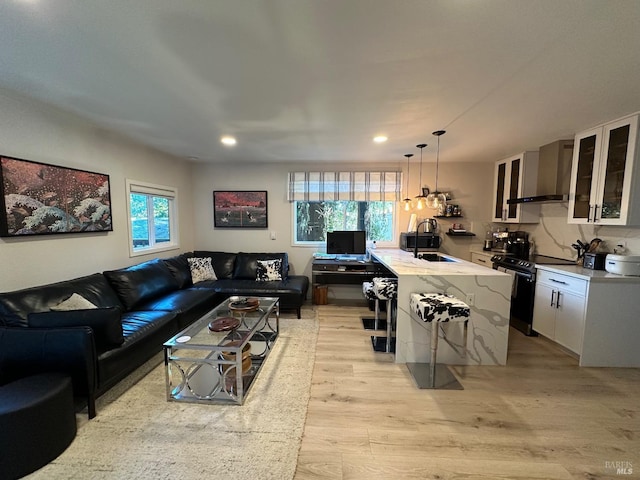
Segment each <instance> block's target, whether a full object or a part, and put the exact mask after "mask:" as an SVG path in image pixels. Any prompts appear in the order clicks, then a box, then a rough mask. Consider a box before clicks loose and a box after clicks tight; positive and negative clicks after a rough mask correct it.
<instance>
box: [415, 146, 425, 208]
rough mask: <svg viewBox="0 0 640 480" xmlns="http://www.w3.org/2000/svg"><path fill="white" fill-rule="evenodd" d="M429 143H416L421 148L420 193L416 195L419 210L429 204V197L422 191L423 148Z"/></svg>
mask: <svg viewBox="0 0 640 480" xmlns="http://www.w3.org/2000/svg"><path fill="white" fill-rule="evenodd" d="M426 146H427V144H426V143H420V144H419V145H416V147H418V148H419V149H420V177H419V178H420V185H419V188H420V190H419V192H418V195H416V208H417V209H418V210H422V209H423V208H425V207H426V206H427V197H425V196H424V194H423V193H422V149H423V148H424V147H426Z"/></svg>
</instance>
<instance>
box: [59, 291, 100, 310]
mask: <svg viewBox="0 0 640 480" xmlns="http://www.w3.org/2000/svg"><path fill="white" fill-rule="evenodd" d="M88 308H98V307H96V306H95V305H94V304H93V303H91V302H90V301H89V300H87V299H86V298H84V297H83V296H82V295H78V294H77V293H74V294H73V295H71V296H70V297H69V298H67V299H66V300H64V301H63V302H60V303H59V304H57V305H54V306H52V307H51V310H54V311H56V312H66V311H69V310H86V309H88Z"/></svg>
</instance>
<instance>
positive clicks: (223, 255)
mask: <svg viewBox="0 0 640 480" xmlns="http://www.w3.org/2000/svg"><path fill="white" fill-rule="evenodd" d="M193 256H194V257H211V265H212V266H213V270H214V271H215V272H216V277H218V278H231V277H233V271H234V269H235V266H236V256H237V254H236V253H227V252H208V251H204V250H196V251H195V252H193Z"/></svg>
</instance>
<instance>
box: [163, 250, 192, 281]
mask: <svg viewBox="0 0 640 480" xmlns="http://www.w3.org/2000/svg"><path fill="white" fill-rule="evenodd" d="M189 257H191V254H189V253H183V254H182V255H176V256H175V257H170V258H163V259H162V261H163V262H164V264H165V265H166V266H167V268H168V269H169V271H170V272H171V275H173V278H175V279H176V282H178V288H186V287H190V286H191V285H192V284H193V281H192V280H191V269H190V268H189V260H188V259H189Z"/></svg>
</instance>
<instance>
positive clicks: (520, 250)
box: [491, 231, 531, 260]
mask: <svg viewBox="0 0 640 480" xmlns="http://www.w3.org/2000/svg"><path fill="white" fill-rule="evenodd" d="M530 246H531V245H530V243H529V234H528V233H527V232H523V231H517V232H509V231H504V232H493V248H492V249H491V250H492V251H494V252H500V253H506V254H508V255H511V256H514V257H516V258H519V259H521V260H528V259H529V248H530Z"/></svg>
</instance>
